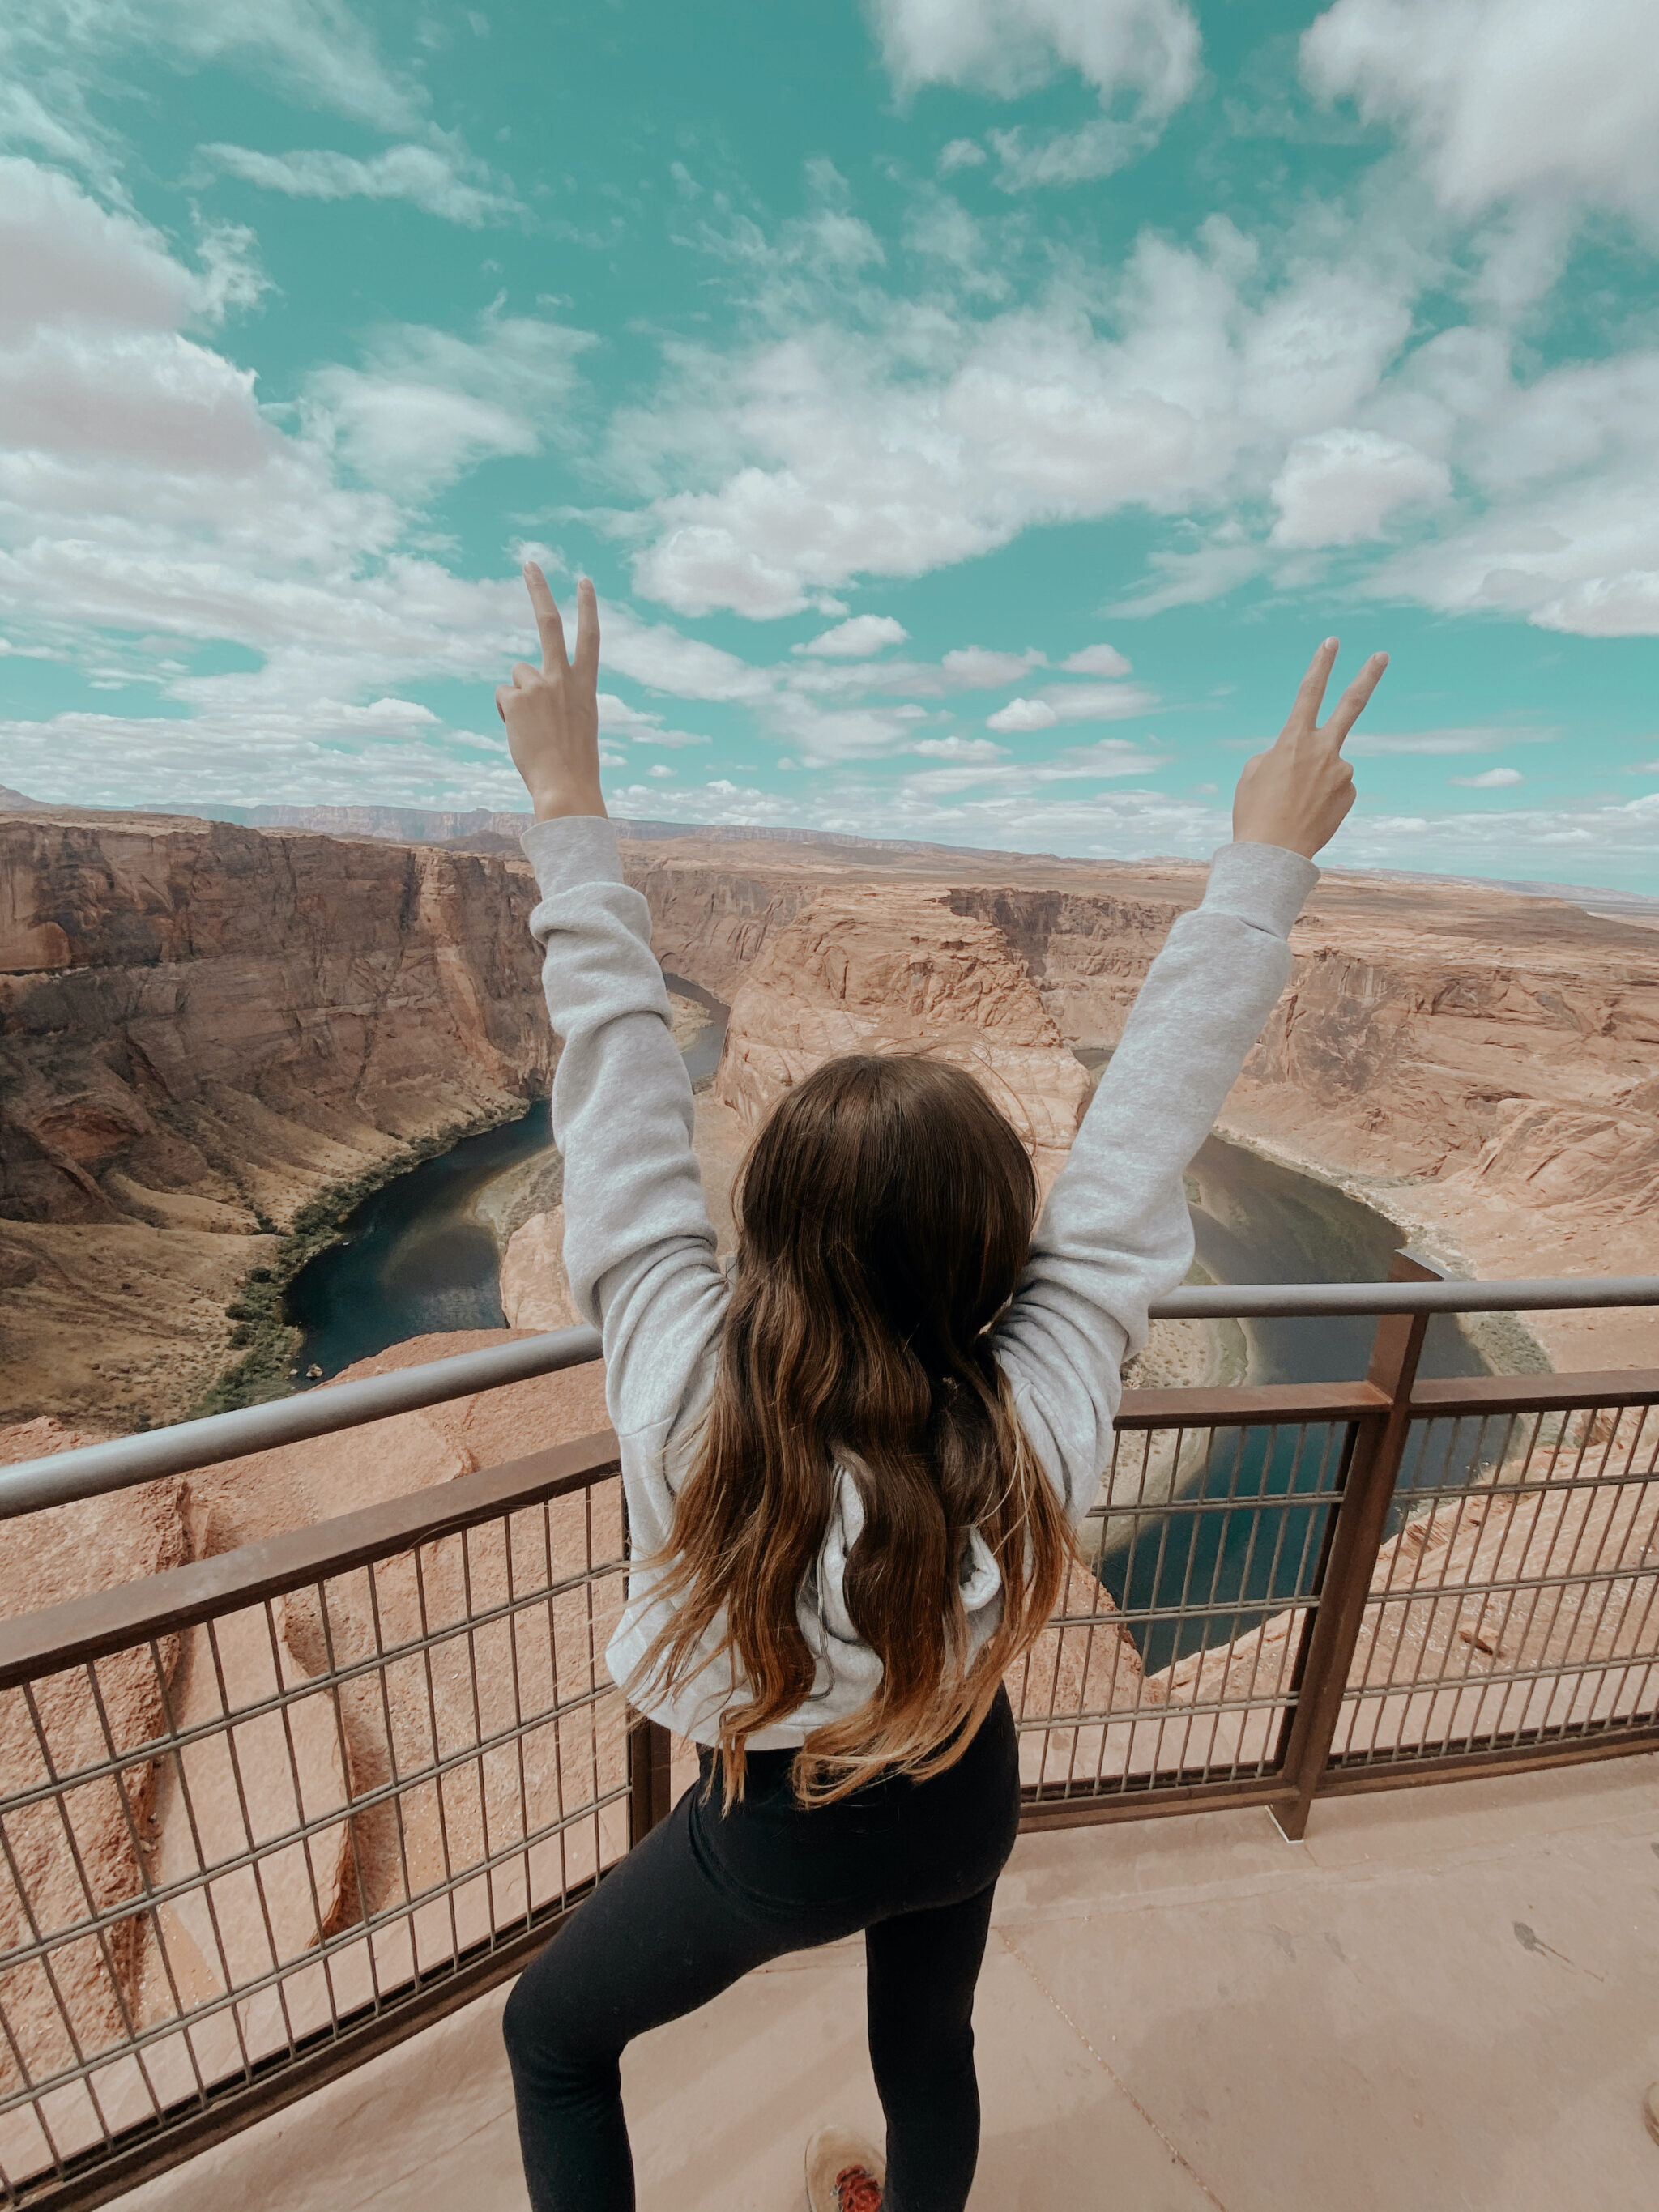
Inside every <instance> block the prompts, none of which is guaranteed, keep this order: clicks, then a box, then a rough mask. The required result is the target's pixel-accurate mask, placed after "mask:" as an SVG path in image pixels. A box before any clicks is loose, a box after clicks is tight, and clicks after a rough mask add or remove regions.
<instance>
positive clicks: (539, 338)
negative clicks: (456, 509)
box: [306, 315, 593, 499]
mask: <svg viewBox="0 0 1659 2212" xmlns="http://www.w3.org/2000/svg"><path fill="white" fill-rule="evenodd" d="M592 343H593V340H592V337H590V336H589V335H588V333H586V331H572V330H568V329H566V328H565V327H564V326H563V325H561V324H558V323H550V322H545V321H543V320H541V319H538V318H537V317H534V316H505V315H489V316H486V317H485V318H484V319H483V323H482V324H481V325H480V330H479V335H478V337H477V338H476V339H468V338H464V337H459V336H457V335H455V334H454V333H453V332H451V331H439V330H430V329H426V328H422V327H420V326H418V325H405V326H404V327H403V328H401V329H395V330H391V331H383V332H382V333H381V334H380V337H379V338H378V339H377V340H376V341H375V343H374V347H373V349H372V352H371V356H370V365H369V367H368V368H362V369H359V368H345V367H343V366H331V367H329V368H322V369H319V370H317V371H315V372H314V373H313V375H312V376H311V377H309V378H308V379H307V384H306V399H307V405H308V407H309V409H310V410H311V412H312V415H313V422H314V423H315V425H316V427H317V428H319V430H320V431H321V432H323V433H324V434H325V435H327V436H328V437H329V438H330V439H331V441H332V442H333V444H334V446H335V447H336V449H337V451H338V453H340V455H341V456H342V458H343V459H344V460H346V461H347V462H348V463H349V465H350V466H351V467H352V468H353V469H355V470H356V472H357V473H358V475H360V476H361V477H364V478H365V479H366V480H367V481H368V483H373V484H377V485H380V486H381V487H383V488H384V489H386V490H389V491H392V492H396V493H398V494H400V495H404V496H405V497H408V498H410V499H419V498H422V497H423V496H424V495H426V494H427V493H428V492H430V491H432V490H434V489H436V488H437V487H438V486H439V485H441V484H444V483H450V482H452V481H453V479H454V478H455V477H458V476H460V475H463V474H464V473H465V471H467V470H469V469H471V468H474V467H476V466H477V465H478V463H479V462H480V461H484V460H489V459H496V458H498V457H500V456H501V455H504V454H511V453H538V452H539V451H540V450H541V448H542V445H543V442H544V438H545V437H546V436H547V435H549V434H550V431H551V430H552V429H553V428H555V427H556V423H557V422H558V419H559V416H560V411H561V410H562V407H563V404H564V403H565V402H566V401H567V400H568V398H569V397H570V395H571V393H572V392H573V391H574V388H575V386H576V383H577V379H578V369H577V360H578V357H579V356H580V354H581V353H583V352H584V351H585V350H586V349H587V348H588V347H589V346H591V345H592Z"/></svg>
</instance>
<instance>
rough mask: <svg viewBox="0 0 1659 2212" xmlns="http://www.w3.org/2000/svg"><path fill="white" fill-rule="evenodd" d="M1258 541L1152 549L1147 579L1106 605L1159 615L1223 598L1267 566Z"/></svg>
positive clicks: (1131, 612) (1114, 612) (1130, 612)
mask: <svg viewBox="0 0 1659 2212" xmlns="http://www.w3.org/2000/svg"><path fill="white" fill-rule="evenodd" d="M1146 566H1147V569H1148V571H1149V573H1148V574H1147V576H1146V579H1145V580H1143V581H1142V582H1141V583H1139V584H1138V585H1136V586H1135V587H1134V588H1133V590H1132V591H1131V592H1128V593H1127V594H1126V595H1125V596H1124V597H1123V598H1122V599H1117V600H1115V602H1114V603H1113V604H1112V605H1109V607H1107V608H1106V610H1105V611H1106V612H1107V613H1108V614H1109V615H1124V616H1131V615H1133V616H1146V615H1161V614H1164V613H1165V612H1166V611H1168V610H1169V609H1170V608H1171V607H1190V606H1201V605H1205V604H1206V602H1207V601H1209V600H1211V599H1225V596H1226V594H1227V593H1228V592H1231V591H1236V590H1237V587H1238V586H1239V585H1240V584H1243V583H1248V582H1249V580H1250V578H1251V577H1252V576H1259V575H1260V574H1261V571H1262V570H1263V569H1264V568H1266V567H1267V555H1266V554H1265V553H1264V551H1263V550H1262V549H1261V547H1260V546H1259V545H1241V544H1237V543H1234V544H1219V545H1203V546H1200V547H1199V549H1198V550H1196V551H1195V552H1192V553H1168V552H1155V553H1152V554H1151V555H1150V556H1148V558H1147V562H1146Z"/></svg>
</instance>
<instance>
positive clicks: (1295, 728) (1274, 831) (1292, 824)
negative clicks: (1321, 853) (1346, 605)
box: [1233, 637, 1389, 860]
mask: <svg viewBox="0 0 1659 2212" xmlns="http://www.w3.org/2000/svg"><path fill="white" fill-rule="evenodd" d="M1335 659H1336V640H1335V639H1334V637H1328V638H1327V639H1326V641H1325V642H1324V644H1323V645H1322V646H1321V647H1320V648H1319V650H1318V652H1317V653H1315V655H1314V657H1313V660H1312V662H1311V664H1310V666H1309V669H1308V672H1307V674H1306V675H1305V676H1304V678H1303V679H1302V689H1301V690H1299V691H1298V692H1297V695H1296V704H1295V706H1293V707H1292V708H1291V718H1290V720H1289V721H1287V722H1286V723H1285V726H1284V728H1283V729H1282V730H1281V731H1280V732H1279V739H1278V742H1277V743H1276V744H1274V745H1273V747H1272V748H1271V749H1270V750H1268V751H1267V752H1265V753H1257V754H1256V755H1255V757H1254V758H1253V759H1250V760H1248V761H1246V762H1245V763H1244V773H1243V775H1241V776H1240V777H1239V779H1238V788H1237V791H1236V792H1235V793H1233V842H1234V843H1235V844H1238V845H1279V846H1282V847H1283V848H1285V851H1286V852H1290V853H1300V854H1303V855H1304V857H1305V858H1306V859H1308V860H1312V858H1313V856H1314V854H1316V852H1317V851H1318V850H1319V848H1320V847H1321V846H1322V845H1328V843H1329V842H1330V841H1331V839H1332V838H1333V837H1334V836H1335V835H1336V833H1337V831H1338V829H1340V827H1341V824H1342V820H1343V817H1344V816H1345V815H1346V813H1347V811H1348V809H1349V808H1350V807H1351V806H1352V805H1353V799H1354V791H1353V768H1352V763H1350V762H1348V761H1346V760H1344V759H1343V757H1342V741H1343V739H1344V738H1346V736H1347V734H1348V732H1349V731H1350V730H1351V729H1352V727H1353V726H1354V724H1355V723H1356V722H1357V721H1358V719H1359V714H1360V709H1361V708H1363V707H1364V704H1365V702H1366V701H1367V700H1368V699H1369V698H1370V696H1371V694H1372V692H1373V691H1375V690H1376V687H1377V684H1378V683H1379V682H1380V681H1381V679H1382V675H1383V670H1384V669H1385V668H1386V667H1387V666H1388V665H1389V656H1388V654H1387V653H1373V654H1372V655H1371V657H1370V659H1369V660H1368V661H1367V662H1366V663H1365V665H1364V667H1363V668H1362V669H1361V670H1360V671H1359V673H1358V676H1356V677H1355V678H1354V680H1353V682H1352V684H1349V686H1348V688H1347V690H1346V691H1345V692H1344V693H1343V694H1342V696H1341V697H1340V699H1339V700H1338V701H1337V702H1336V708H1335V711H1334V714H1332V716H1331V718H1330V720H1329V721H1328V722H1326V723H1325V724H1324V725H1323V726H1321V724H1320V721H1319V708H1320V703H1321V702H1322V700H1323V698H1324V696H1325V685H1326V684H1327V682H1328V679H1329V677H1330V672H1331V666H1332V664H1333V662H1334V660H1335Z"/></svg>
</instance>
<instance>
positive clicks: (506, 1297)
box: [501, 1206, 582, 1329]
mask: <svg viewBox="0 0 1659 2212" xmlns="http://www.w3.org/2000/svg"><path fill="white" fill-rule="evenodd" d="M501 1311H502V1312H503V1313H504V1314H505V1315H506V1316H507V1322H508V1324H509V1326H510V1327H512V1328H528V1329H554V1328H580V1326H581V1320H582V1317H581V1316H580V1314H579V1313H578V1312H577V1310H576V1301H575V1299H574V1297H572V1296H571V1294H570V1278H569V1277H568V1275H567V1274H566V1273H565V1271H564V1208H563V1206H551V1207H550V1208H549V1210H548V1211H547V1212H545V1213H532V1215H531V1217H530V1218H529V1220H528V1221H526V1222H525V1223H523V1224H522V1225H520V1227H519V1228H517V1229H515V1230H514V1231H513V1236H512V1239H511V1241H510V1242H509V1243H508V1245H507V1251H506V1253H505V1254H504V1255H503V1257H502V1260H501Z"/></svg>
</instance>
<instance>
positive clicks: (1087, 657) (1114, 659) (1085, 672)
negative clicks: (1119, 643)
mask: <svg viewBox="0 0 1659 2212" xmlns="http://www.w3.org/2000/svg"><path fill="white" fill-rule="evenodd" d="M1060 666H1061V668H1062V669H1063V670H1064V671H1065V672H1066V675H1067V676H1128V675H1131V674H1133V669H1132V666H1131V665H1130V663H1129V662H1128V661H1127V660H1126V659H1124V658H1123V655H1122V654H1121V653H1120V652H1118V650H1117V649H1116V647H1115V646H1110V645H1085V647H1083V649H1082V651H1081V652H1080V653H1073V654H1072V656H1071V658H1070V659H1068V660H1062V661H1061V662H1060Z"/></svg>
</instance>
